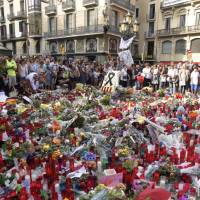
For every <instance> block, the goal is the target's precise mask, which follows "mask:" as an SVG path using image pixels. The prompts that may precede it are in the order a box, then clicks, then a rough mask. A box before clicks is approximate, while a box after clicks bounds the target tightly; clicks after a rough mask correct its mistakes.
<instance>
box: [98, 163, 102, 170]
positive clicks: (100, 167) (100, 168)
mask: <svg viewBox="0 0 200 200" xmlns="http://www.w3.org/2000/svg"><path fill="white" fill-rule="evenodd" d="M97 170H98V172H102V163H101V161H98V162H97Z"/></svg>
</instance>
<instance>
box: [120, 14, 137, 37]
mask: <svg viewBox="0 0 200 200" xmlns="http://www.w3.org/2000/svg"><path fill="white" fill-rule="evenodd" d="M138 29H139V27H138V22H137V20H135V21H134V19H133V15H132V14H131V13H130V12H128V13H127V14H126V16H125V18H124V21H123V22H122V23H120V25H119V31H120V33H121V34H122V37H123V39H124V40H128V39H130V38H131V37H133V36H135V35H136V33H137V32H138Z"/></svg>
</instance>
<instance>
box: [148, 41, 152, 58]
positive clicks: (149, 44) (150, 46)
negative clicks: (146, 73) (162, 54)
mask: <svg viewBox="0 0 200 200" xmlns="http://www.w3.org/2000/svg"><path fill="white" fill-rule="evenodd" d="M153 55H154V41H149V42H148V46H147V58H150V59H152V58H153Z"/></svg>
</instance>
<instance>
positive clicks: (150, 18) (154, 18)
mask: <svg viewBox="0 0 200 200" xmlns="http://www.w3.org/2000/svg"><path fill="white" fill-rule="evenodd" d="M155 20H156V14H154V15H153V16H151V15H150V14H147V21H155Z"/></svg>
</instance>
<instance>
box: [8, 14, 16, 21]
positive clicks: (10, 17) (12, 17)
mask: <svg viewBox="0 0 200 200" xmlns="http://www.w3.org/2000/svg"><path fill="white" fill-rule="evenodd" d="M7 18H8V20H9V21H13V20H14V19H15V15H14V13H10V14H8V15H7Z"/></svg>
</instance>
